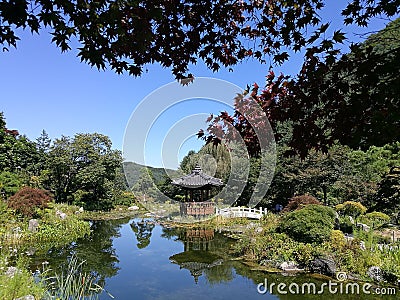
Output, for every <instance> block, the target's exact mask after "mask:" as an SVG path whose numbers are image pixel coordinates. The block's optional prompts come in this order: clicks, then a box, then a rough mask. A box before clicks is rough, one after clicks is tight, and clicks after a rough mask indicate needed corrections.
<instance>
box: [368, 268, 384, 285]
mask: <svg viewBox="0 0 400 300" xmlns="http://www.w3.org/2000/svg"><path fill="white" fill-rule="evenodd" d="M367 275H368V276H369V277H370V278H371V279H372V280H373V281H375V282H380V281H382V270H381V268H379V267H377V266H373V267H370V268H369V269H368V271H367Z"/></svg>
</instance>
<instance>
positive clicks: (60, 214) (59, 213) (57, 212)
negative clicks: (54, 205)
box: [56, 209, 67, 220]
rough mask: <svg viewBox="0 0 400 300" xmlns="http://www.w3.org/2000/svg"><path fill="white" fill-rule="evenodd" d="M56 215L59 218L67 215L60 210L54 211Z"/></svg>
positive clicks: (62, 218)
mask: <svg viewBox="0 0 400 300" xmlns="http://www.w3.org/2000/svg"><path fill="white" fill-rule="evenodd" d="M56 215H57V216H59V217H60V219H61V220H65V218H66V217H67V214H66V213H63V212H62V211H61V210H58V209H57V211H56Z"/></svg>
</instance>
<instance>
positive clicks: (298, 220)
mask: <svg viewBox="0 0 400 300" xmlns="http://www.w3.org/2000/svg"><path fill="white" fill-rule="evenodd" d="M334 221H335V211H334V210H333V209H332V208H330V207H326V206H322V205H314V204H310V205H307V206H306V207H304V208H302V209H300V210H296V211H293V212H291V213H288V214H287V215H286V216H285V217H284V218H283V220H282V222H281V224H280V230H281V231H282V232H285V233H286V234H287V235H289V236H290V237H291V238H293V239H294V240H296V241H299V242H304V243H322V242H323V241H326V240H329V238H330V235H331V231H332V229H333V226H334Z"/></svg>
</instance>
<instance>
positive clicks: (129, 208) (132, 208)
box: [128, 205, 139, 210]
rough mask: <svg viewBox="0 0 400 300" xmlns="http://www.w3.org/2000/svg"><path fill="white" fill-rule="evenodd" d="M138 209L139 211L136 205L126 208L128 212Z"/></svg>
mask: <svg viewBox="0 0 400 300" xmlns="http://www.w3.org/2000/svg"><path fill="white" fill-rule="evenodd" d="M138 209H139V206H136V205H134V206H129V207H128V210H138Z"/></svg>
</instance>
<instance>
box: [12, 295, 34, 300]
mask: <svg viewBox="0 0 400 300" xmlns="http://www.w3.org/2000/svg"><path fill="white" fill-rule="evenodd" d="M15 300H35V297H34V296H32V295H26V296H24V297H21V298H17V299H15Z"/></svg>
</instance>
